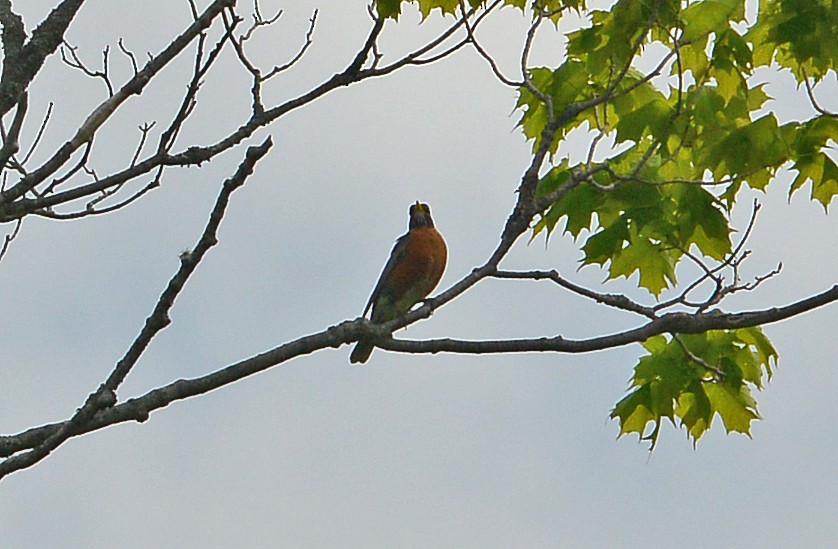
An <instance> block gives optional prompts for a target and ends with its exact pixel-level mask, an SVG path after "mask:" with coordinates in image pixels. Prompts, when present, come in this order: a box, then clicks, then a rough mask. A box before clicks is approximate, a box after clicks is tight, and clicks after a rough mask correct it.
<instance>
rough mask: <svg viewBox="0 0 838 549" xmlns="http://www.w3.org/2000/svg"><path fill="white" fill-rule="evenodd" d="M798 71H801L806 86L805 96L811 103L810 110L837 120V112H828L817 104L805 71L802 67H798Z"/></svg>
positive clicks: (813, 90) (813, 88)
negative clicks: (812, 109)
mask: <svg viewBox="0 0 838 549" xmlns="http://www.w3.org/2000/svg"><path fill="white" fill-rule="evenodd" d="M800 70H801V71H803V84H804V85H805V86H806V94H807V95H808V96H809V102H810V103H812V108H814V109H815V110H816V111H818V112H819V113H821V114H822V115H824V116H829V117H832V118H838V112H832V111H828V110H826V109H825V108H823V107H821V105H820V103H818V100H817V98H816V97H815V87H814V86H813V85H812V83H811V82H809V75H808V74H807V73H806V69H805V68H804V67H800Z"/></svg>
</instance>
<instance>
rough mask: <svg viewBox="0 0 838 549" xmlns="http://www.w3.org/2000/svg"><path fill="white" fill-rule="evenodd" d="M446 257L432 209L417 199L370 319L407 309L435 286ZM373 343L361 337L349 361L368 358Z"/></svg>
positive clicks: (391, 316)
mask: <svg viewBox="0 0 838 549" xmlns="http://www.w3.org/2000/svg"><path fill="white" fill-rule="evenodd" d="M447 258H448V249H447V247H446V246H445V240H443V239H442V236H441V235H440V234H439V233H438V232H437V230H436V229H435V228H434V222H433V220H432V219H431V209H430V208H429V207H428V205H427V204H422V203H420V202H419V201H418V200H417V201H416V203H415V204H413V205H412V206H410V222H409V224H408V231H407V234H405V235H402V236H401V237H399V239H398V240H396V245H395V246H394V247H393V251H392V252H390V259H388V260H387V264H386V265H385V266H384V271H383V272H382V273H381V276H380V277H379V278H378V283H377V284H376V285H375V289H374V290H373V291H372V295H371V296H370V299H369V301H368V302H367V306H366V308H365V309H364V315H366V314H367V311H369V310H370V307H372V315H371V316H370V320H372V321H373V322H375V323H376V324H381V323H384V322H388V321H390V320H393V319H394V318H398V317H399V316H401V315H403V314H405V313H406V312H408V311H409V310H410V309H411V307H413V306H414V305H415V304H417V303H419V302H420V301H422V300H423V299H425V298H426V297H427V296H428V294H430V293H431V292H432V291H433V289H434V288H436V285H437V284H438V283H439V279H440V278H442V272H443V271H444V270H445V262H446V260H447ZM373 347H374V345H373V343H372V342H371V341H369V340H364V339H361V340H358V343H357V344H356V345H355V348H354V349H352V354H351V355H349V361H350V362H352V363H353V364H354V363H356V362H366V361H367V359H368V358H369V357H370V353H372V350H373Z"/></svg>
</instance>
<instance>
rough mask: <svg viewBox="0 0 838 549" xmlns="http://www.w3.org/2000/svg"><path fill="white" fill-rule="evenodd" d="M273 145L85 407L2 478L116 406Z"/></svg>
mask: <svg viewBox="0 0 838 549" xmlns="http://www.w3.org/2000/svg"><path fill="white" fill-rule="evenodd" d="M271 145H272V143H271V139H270V137H268V138H267V139H266V140H265V141H264V142H263V143H262V144H261V145H259V146H253V147H250V148H249V149H248V150H247V154H246V157H245V159H244V160H243V161H242V163H241V164H240V165H239V168H238V170H236V173H235V174H234V175H233V176H232V177H230V178H229V179H227V181H225V182H224V185H223V186H222V190H221V193H220V194H219V196H218V199H217V200H216V203H215V206H214V207H213V210H212V213H211V214H210V218H209V221H208V223H207V226H206V228H205V229H204V232H203V234H202V235H201V238H200V239H199V240H198V243H197V245H196V246H195V249H194V250H193V251H191V252H189V253H184V254H181V257H180V268H179V269H178V271H177V273H176V274H175V275H174V276H173V277H172V279H171V280H170V281H169V284H168V286H167V287H166V289H165V290H164V291H163V293H162V294H161V296H160V299H159V300H158V301H157V305H156V306H155V307H154V311H153V312H152V313H151V315H150V316H149V317H148V318H147V319H146V322H145V325H144V326H143V329H142V330H141V331H140V334H139V335H138V336H137V338H136V339H135V340H134V342H133V343H132V344H131V346H130V347H129V349H128V351H127V352H126V353H125V356H123V357H122V359H121V360H120V361H119V362H118V363H117V364H116V367H115V368H114V369H113V371H112V372H111V374H110V375H109V376H108V378H107V379H106V380H105V382H104V383H102V385H101V386H100V387H99V388H98V389H97V390H96V391H95V392H93V393H91V394H90V396H88V397H87V400H86V401H85V403H84V405H82V407H81V408H79V409H78V410H77V411H76V413H75V414H74V415H73V417H72V418H71V419H69V420H68V421H66V422H64V424H62V426H61V427H60V428H58V429H57V430H56V431H55V432H53V433H51V434H50V435H49V436H48V437H47V438H46V439H45V440H43V442H41V443H39V444H38V445H37V446H35V447H34V448H33V449H32V450H30V451H28V452H26V453H23V454H20V455H16V456H13V457H10V458H8V459H7V460H6V461H4V462H2V463H0V479H2V478H3V477H4V476H6V475H8V474H9V473H12V472H15V471H19V470H21V469H25V468H27V467H31V466H32V465H34V464H36V463H38V462H39V461H41V460H42V459H44V458H46V457H47V456H48V455H49V454H50V453H51V452H52V451H53V450H55V449H56V448H57V447H58V446H60V445H61V444H63V443H64V442H65V441H66V440H67V439H68V438H70V437H71V436H73V434H74V433H75V432H76V431H77V430H78V429H80V428H83V427H84V426H85V425H86V424H87V423H88V422H89V421H90V420H91V419H92V418H94V416H95V415H96V414H97V412H100V411H102V410H106V409H107V408H111V407H113V406H114V405H115V404H116V390H117V389H118V388H119V386H120V385H121V384H122V382H123V381H124V380H125V377H126V376H127V375H128V374H129V373H130V371H131V369H132V368H133V367H134V365H135V364H136V363H137V361H138V360H139V359H140V357H141V356H142V354H143V353H144V352H145V350H146V348H147V347H148V345H149V343H151V340H152V339H153V338H154V336H155V335H157V333H159V332H160V331H161V330H162V329H164V328H165V327H166V326H168V325H169V323H170V322H171V319H170V318H169V311H170V310H171V308H172V306H173V305H174V301H175V299H176V298H177V296H178V295H179V294H180V292H181V290H183V287H184V285H185V284H186V282H187V280H189V277H190V275H191V274H192V273H193V272H194V271H195V269H196V268H197V267H198V264H199V263H200V262H201V260H202V259H203V257H204V256H205V254H206V253H207V251H209V249H210V248H211V247H213V246H214V245H215V244H216V243H217V242H218V240H217V237H216V235H217V232H218V227H219V225H220V224H221V220H222V219H223V218H224V213H225V211H226V209H227V205H228V204H229V201H230V196H231V195H232V193H233V192H234V191H235V190H236V189H238V188H239V187H241V186H242V185H244V183H245V181H246V180H247V177H248V176H249V175H250V174H252V173H253V169H254V167H255V166H256V163H257V162H258V161H259V160H260V159H261V158H262V157H264V156H265V154H267V152H268V150H269V149H270V148H271Z"/></svg>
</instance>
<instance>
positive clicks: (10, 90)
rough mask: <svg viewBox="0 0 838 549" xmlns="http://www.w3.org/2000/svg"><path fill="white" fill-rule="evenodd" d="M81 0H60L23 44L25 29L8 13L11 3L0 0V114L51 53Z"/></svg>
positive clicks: (82, 1) (9, 106) (15, 99)
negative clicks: (0, 39)
mask: <svg viewBox="0 0 838 549" xmlns="http://www.w3.org/2000/svg"><path fill="white" fill-rule="evenodd" d="M83 3H84V0H64V1H63V2H61V3H60V4H59V5H58V6H57V7H55V8H54V9H53V10H52V11H51V12H50V14H49V15H48V16H47V18H46V19H44V21H43V22H41V24H40V25H38V27H37V28H36V29H35V30H34V31H33V32H32V38H30V40H29V41H28V42H27V43H26V45H23V38H24V37H25V33H24V31H23V22H22V20H21V19H20V16H19V15H17V14H14V13H12V11H11V3H10V2H9V1H8V0H0V23H2V25H3V51H4V54H5V55H6V57H5V59H4V62H3V75H2V78H0V117H2V116H4V115H5V114H6V113H7V112H9V109H11V108H12V107H13V106H14V105H15V104H16V103H17V102H18V101H19V100H20V96H21V94H22V93H23V92H25V91H26V90H27V88H28V87H29V84H30V82H32V80H33V79H34V78H35V75H36V74H38V71H40V70H41V66H42V65H43V64H44V61H45V60H46V58H47V56H49V55H51V54H52V53H53V52H54V51H55V50H56V49H57V48H58V46H59V45H60V44H61V42H62V40H63V39H64V33H65V32H66V30H67V27H69V26H70V23H71V22H72V20H73V18H74V17H75V15H76V13H77V12H78V10H79V8H80V7H81V5H82V4H83Z"/></svg>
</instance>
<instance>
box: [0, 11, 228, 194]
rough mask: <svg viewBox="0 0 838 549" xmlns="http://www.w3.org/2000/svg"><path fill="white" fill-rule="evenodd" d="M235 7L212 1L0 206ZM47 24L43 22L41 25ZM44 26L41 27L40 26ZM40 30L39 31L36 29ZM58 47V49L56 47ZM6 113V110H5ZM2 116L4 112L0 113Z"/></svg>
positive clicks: (52, 168)
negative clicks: (216, 20)
mask: <svg viewBox="0 0 838 549" xmlns="http://www.w3.org/2000/svg"><path fill="white" fill-rule="evenodd" d="M234 3H235V0H215V2H213V3H212V4H211V5H210V6H209V7H208V8H207V9H206V11H204V13H203V14H201V16H200V17H199V18H198V19H196V20H195V21H194V22H193V23H192V24H191V25H190V26H189V27H188V28H187V29H186V30H185V31H184V32H183V33H181V34H180V36H178V37H177V38H175V39H174V40H173V41H172V42H171V44H169V45H168V46H167V47H166V49H164V50H163V51H162V52H160V53H159V54H158V55H156V56H155V57H152V58H151V59H150V60H149V61H148V63H146V65H145V67H143V69H142V70H141V71H140V72H139V73H137V74H136V75H135V76H134V77H133V78H131V79H130V80H129V81H128V82H126V83H125V84H124V85H123V86H122V87H121V88H120V89H119V90H118V91H117V92H116V93H115V94H114V95H113V96H112V97H109V98H108V99H107V100H105V101H104V102H103V103H101V104H100V105H99V106H98V107H96V108H95V109H94V110H93V112H91V113H90V115H89V116H88V117H87V119H85V121H84V123H83V124H82V125H81V127H80V128H79V129H78V131H76V134H75V135H74V136H73V137H72V138H71V139H70V140H69V141H67V142H66V143H64V144H63V145H62V146H61V147H59V148H58V150H57V151H56V152H55V154H54V155H53V156H52V157H51V158H50V159H49V160H47V161H46V162H45V163H44V164H43V165H42V166H41V167H40V168H38V169H37V170H35V171H33V172H32V173H30V174H28V175H27V176H26V177H24V178H22V179H21V180H20V181H19V182H18V183H17V184H16V185H15V186H14V187H12V188H11V189H9V190H8V191H6V192H4V193H0V205H4V204H6V203H8V202H11V201H14V200H15V199H17V198H19V197H21V196H23V195H24V194H25V193H27V192H29V191H30V190H32V189H33V188H34V187H35V186H36V185H37V184H38V183H40V182H42V181H43V180H44V179H46V178H47V177H49V176H50V175H52V174H54V173H55V172H56V170H58V169H59V168H60V167H61V166H63V165H64V164H65V163H66V162H67V161H68V160H69V159H70V157H71V156H72V155H73V153H74V152H75V151H76V150H78V149H79V147H81V146H82V145H84V144H85V143H87V142H88V141H90V140H91V139H93V136H94V135H95V133H96V131H97V130H98V129H99V128H100V127H101V126H102V125H103V124H104V123H105V122H106V121H107V120H108V119H109V118H110V116H111V115H112V114H113V113H114V112H115V111H116V109H117V108H118V107H119V106H120V105H121V104H122V103H124V102H125V101H126V100H127V99H128V98H129V97H131V96H132V95H139V94H141V93H142V92H143V89H144V88H145V86H146V85H147V84H148V83H149V82H150V81H151V79H152V78H153V77H154V76H155V75H156V74H157V73H158V72H160V70H161V69H162V68H163V67H164V66H166V65H167V64H169V62H170V61H172V59H174V58H175V57H176V56H177V55H178V54H179V53H180V52H181V51H182V50H183V49H185V48H186V47H187V46H188V45H189V43H190V42H192V40H193V39H194V38H195V37H197V36H199V35H200V34H201V33H202V32H203V31H204V30H205V29H206V28H207V27H209V26H210V24H212V22H213V21H214V20H215V18H216V17H217V16H218V15H219V14H220V13H221V11H222V10H223V9H224V8H225V7H229V6H231V5H232V4H234ZM44 24H46V22H45V23H44ZM42 26H43V25H42ZM39 29H40V27H39ZM56 47H57V46H56ZM2 100H3V99H2V83H0V108H2V106H3V103H2ZM6 110H8V109H6ZM0 112H5V111H0Z"/></svg>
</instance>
